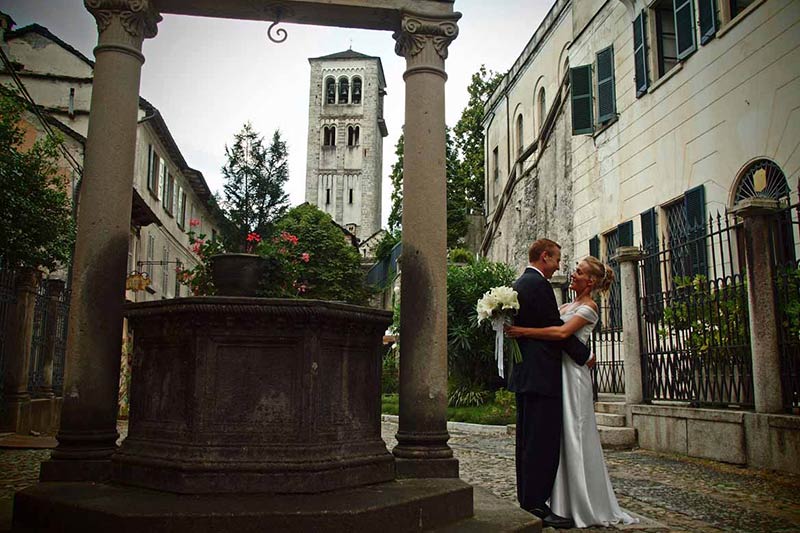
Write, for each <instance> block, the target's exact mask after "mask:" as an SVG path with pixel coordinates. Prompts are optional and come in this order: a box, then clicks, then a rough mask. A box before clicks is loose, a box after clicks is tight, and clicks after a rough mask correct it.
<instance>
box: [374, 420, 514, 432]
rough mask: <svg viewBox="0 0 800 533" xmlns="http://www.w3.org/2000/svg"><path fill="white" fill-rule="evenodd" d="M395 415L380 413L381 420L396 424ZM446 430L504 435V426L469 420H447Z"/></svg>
mask: <svg viewBox="0 0 800 533" xmlns="http://www.w3.org/2000/svg"><path fill="white" fill-rule="evenodd" d="M397 419H398V416H397V415H381V421H383V422H392V423H394V424H397ZM447 430H448V431H459V432H462V433H480V434H483V435H506V434H507V429H506V426H491V425H488V424H471V423H469V422H448V423H447Z"/></svg>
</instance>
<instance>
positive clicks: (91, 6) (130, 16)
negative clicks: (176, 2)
mask: <svg viewBox="0 0 800 533" xmlns="http://www.w3.org/2000/svg"><path fill="white" fill-rule="evenodd" d="M83 4H84V5H85V6H86V9H87V11H89V13H91V14H92V16H93V17H94V18H95V20H96V21H97V29H98V31H99V32H100V33H103V32H104V31H105V30H106V29H108V27H109V26H110V25H111V22H112V20H113V19H114V18H115V17H118V18H119V21H120V24H121V25H122V28H123V29H124V30H125V31H126V32H127V33H128V35H130V36H131V37H132V38H134V39H142V40H143V39H152V38H153V37H155V36H156V34H157V33H158V23H159V22H161V15H160V14H159V13H158V11H157V10H156V8H155V6H154V4H153V1H152V0H83Z"/></svg>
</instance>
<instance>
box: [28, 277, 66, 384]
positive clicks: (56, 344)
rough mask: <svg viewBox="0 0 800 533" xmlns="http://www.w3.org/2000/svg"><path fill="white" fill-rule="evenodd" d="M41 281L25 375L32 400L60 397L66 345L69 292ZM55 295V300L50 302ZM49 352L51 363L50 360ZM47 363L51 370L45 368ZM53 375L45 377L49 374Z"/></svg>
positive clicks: (37, 294) (37, 292) (37, 293)
mask: <svg viewBox="0 0 800 533" xmlns="http://www.w3.org/2000/svg"><path fill="white" fill-rule="evenodd" d="M53 289H54V288H53V286H52V285H51V284H50V283H48V282H47V281H42V282H41V283H40V285H39V287H38V288H37V291H36V303H35V305H34V315H33V332H32V333H33V334H32V338H31V356H30V367H29V376H28V390H29V391H30V393H31V396H33V397H40V396H44V395H49V394H51V393H55V395H56V396H60V395H61V392H62V385H63V381H64V355H65V351H66V350H65V348H66V342H67V318H68V316H69V292H68V291H65V290H59V291H58V293H56V294H53V293H52V291H53ZM55 296H57V298H58V299H57V300H55V301H53V302H51V299H53V298H54V297H55ZM51 350H52V352H51V353H52V361H51V360H50V356H51V353H48V352H50V351H51ZM48 362H50V364H51V365H52V366H51V369H52V370H50V369H48V368H46V367H47V363H48ZM51 371H52V375H45V373H46V372H51Z"/></svg>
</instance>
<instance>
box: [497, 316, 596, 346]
mask: <svg viewBox="0 0 800 533" xmlns="http://www.w3.org/2000/svg"><path fill="white" fill-rule="evenodd" d="M588 323H589V321H588V320H586V319H585V318H583V317H582V316H580V315H575V316H573V317H572V318H570V319H569V321H568V322H567V323H566V324H563V325H561V326H550V327H547V328H523V327H521V326H506V327H505V332H506V336H508V337H511V338H514V337H528V338H531V339H538V340H542V341H563V340H564V339H568V338H569V337H571V336H572V335H574V334H575V332H576V331H578V330H579V329H581V328H582V327H583V326H585V325H586V324H588Z"/></svg>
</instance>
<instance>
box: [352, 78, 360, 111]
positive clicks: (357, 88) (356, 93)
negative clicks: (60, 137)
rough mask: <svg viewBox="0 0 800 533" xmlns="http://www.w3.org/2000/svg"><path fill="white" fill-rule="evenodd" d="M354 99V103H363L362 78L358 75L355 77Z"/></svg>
mask: <svg viewBox="0 0 800 533" xmlns="http://www.w3.org/2000/svg"><path fill="white" fill-rule="evenodd" d="M352 101H353V103H354V104H360V103H361V78H359V77H358V76H356V77H355V78H353V98H352Z"/></svg>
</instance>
